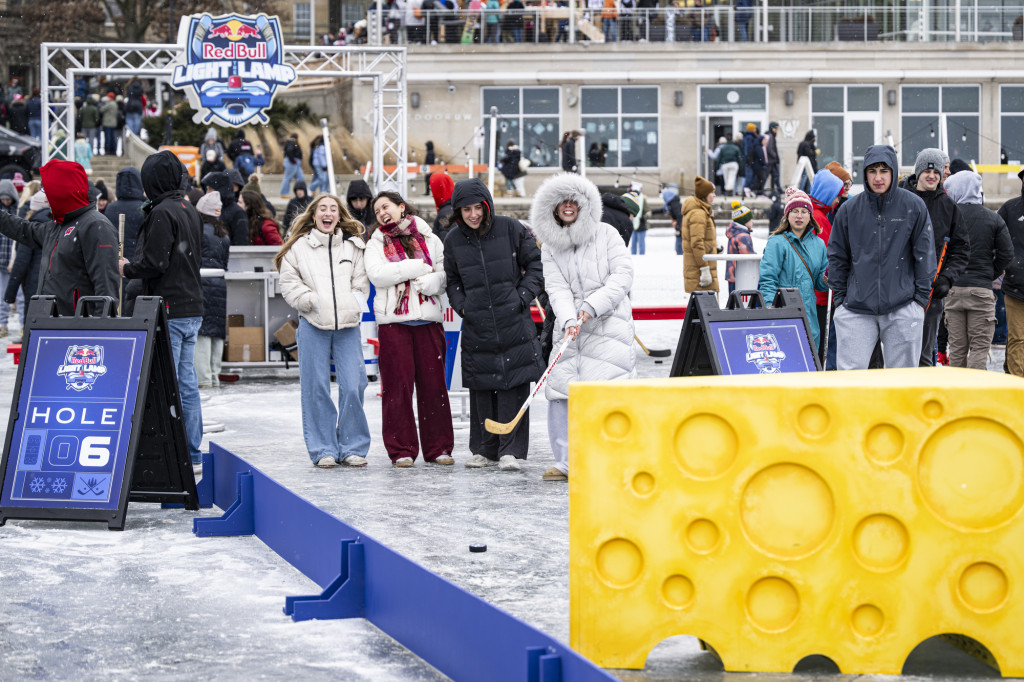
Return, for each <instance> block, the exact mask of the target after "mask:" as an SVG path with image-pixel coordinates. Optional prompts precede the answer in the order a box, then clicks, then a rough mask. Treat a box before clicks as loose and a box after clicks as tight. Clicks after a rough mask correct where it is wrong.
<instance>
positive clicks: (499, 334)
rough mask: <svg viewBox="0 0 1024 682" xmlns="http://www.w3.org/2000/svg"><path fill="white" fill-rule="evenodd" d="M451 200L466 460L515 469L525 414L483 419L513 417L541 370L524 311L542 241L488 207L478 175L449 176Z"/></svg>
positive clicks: (448, 252) (448, 251) (522, 454)
mask: <svg viewBox="0 0 1024 682" xmlns="http://www.w3.org/2000/svg"><path fill="white" fill-rule="evenodd" d="M452 207H453V208H454V210H455V212H454V213H453V216H454V221H453V222H452V226H451V229H450V230H449V232H448V236H447V237H445V241H444V255H445V258H444V269H445V275H446V277H447V282H448V283H447V291H448V301H449V302H450V304H451V306H452V308H453V309H454V310H455V312H457V313H458V314H459V316H461V317H462V318H463V326H462V339H461V343H462V382H463V384H464V385H465V386H466V387H467V388H468V389H469V396H470V403H469V410H470V438H469V441H470V442H469V449H470V451H471V452H472V453H473V456H472V457H471V458H470V459H469V460H468V461H467V462H466V466H467V467H469V468H480V467H486V466H492V465H494V464H498V465H499V466H500V468H501V469H502V470H506V471H518V470H519V469H520V464H519V460H523V459H526V455H527V452H528V450H529V443H530V419H529V414H527V415H524V417H523V419H522V420H520V422H519V424H518V425H516V428H515V429H513V430H512V432H511V433H509V434H505V435H500V436H499V435H495V434H492V433H488V432H487V431H485V430H484V428H483V423H484V420H485V419H493V420H495V421H498V422H508V421H510V420H512V419H513V418H514V417H515V416H516V415H517V414H518V412H519V408H520V407H521V406H522V405H523V403H524V402H525V401H526V399H527V398H528V397H529V395H530V382H532V381H536V380H537V379H538V378H539V377H540V375H541V374H542V373H543V371H544V364H543V362H542V361H541V349H540V343H539V342H538V341H537V330H536V327H535V326H534V324H533V319H532V317H531V316H530V304H531V303H533V300H534V299H535V298H536V297H537V294H538V293H540V291H541V288H542V286H543V279H544V273H543V268H542V266H541V262H540V249H538V248H537V242H536V241H535V240H534V238H533V236H532V235H530V233H529V232H528V231H527V230H526V228H525V227H523V225H522V224H521V223H520V222H519V221H518V220H515V219H513V218H509V217H506V216H499V215H494V200H493V199H492V198H491V194H490V192H488V191H487V187H486V186H484V183H483V182H482V181H481V180H480V179H479V178H470V179H468V180H460V181H459V182H457V183H455V189H454V191H453V193H452Z"/></svg>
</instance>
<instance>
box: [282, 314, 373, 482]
mask: <svg viewBox="0 0 1024 682" xmlns="http://www.w3.org/2000/svg"><path fill="white" fill-rule="evenodd" d="M296 336H297V339H298V342H299V392H300V396H301V401H302V437H303V439H304V440H305V441H306V450H308V451H309V458H310V459H311V460H312V461H313V463H314V464H316V463H317V462H318V461H320V459H321V458H323V457H331V458H333V459H335V460H337V461H338V462H342V461H344V460H346V459H348V458H349V457H351V456H352V455H359V456H361V457H365V456H366V453H367V452H369V450H370V425H369V424H367V423H366V413H365V412H363V394H364V393H365V392H366V369H365V367H364V365H363V346H362V338H361V337H360V335H359V327H348V328H345V329H338V330H336V331H335V330H330V329H318V328H317V327H314V326H313V325H311V324H310V323H309V322H307V321H306V318H304V317H300V318H299V331H298V333H297V335H296ZM332 356H333V358H334V373H335V375H336V376H337V383H338V406H337V408H335V406H334V401H333V400H332V399H331V358H332Z"/></svg>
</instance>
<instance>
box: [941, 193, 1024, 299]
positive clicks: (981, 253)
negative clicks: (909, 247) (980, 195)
mask: <svg viewBox="0 0 1024 682" xmlns="http://www.w3.org/2000/svg"><path fill="white" fill-rule="evenodd" d="M957 205H958V206H959V207H960V215H961V217H962V218H963V222H964V225H966V226H967V232H968V234H969V235H970V242H971V257H970V259H969V260H968V261H967V268H966V269H965V270H964V272H963V273H961V275H960V277H959V278H958V279H957V281H956V285H957V286H958V287H984V288H986V289H989V288H991V287H992V281H993V280H995V279H996V278H997V277H999V275H1001V274H1003V270H1005V269H1006V266H1007V265H1009V264H1010V261H1012V260H1013V242H1012V241H1010V232H1009V230H1007V229H1006V223H1005V222H1003V219H1002V218H1000V217H999V214H998V213H996V212H995V211H993V210H992V209H988V208H985V207H984V206H982V205H981V204H957ZM933 227H934V224H933Z"/></svg>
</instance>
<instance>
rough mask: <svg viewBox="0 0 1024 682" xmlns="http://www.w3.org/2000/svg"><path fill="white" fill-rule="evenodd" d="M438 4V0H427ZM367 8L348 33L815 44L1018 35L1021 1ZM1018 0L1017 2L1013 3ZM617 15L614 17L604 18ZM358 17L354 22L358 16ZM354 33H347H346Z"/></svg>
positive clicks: (475, 40)
mask: <svg viewBox="0 0 1024 682" xmlns="http://www.w3.org/2000/svg"><path fill="white" fill-rule="evenodd" d="M436 1H437V0H436ZM416 2H418V0H412V4H408V5H407V6H406V7H405V8H404V9H403V10H399V11H396V10H394V9H388V8H385V9H384V11H383V12H381V13H378V12H376V11H371V12H370V13H369V14H368V15H367V18H366V24H365V26H359V27H357V28H358V30H356V31H354V32H351V31H350V32H349V34H348V38H347V40H348V41H349V42H352V41H353V40H354V41H356V42H362V41H366V42H369V43H371V44H399V45H408V44H430V45H435V44H460V43H462V44H488V43H493V44H498V43H523V42H525V43H556V42H582V41H591V42H598V43H603V42H652V43H653V42H657V43H660V42H764V41H768V42H801V43H805V42H823V43H833V42H837V41H856V42H864V41H879V40H880V41H892V42H927V41H964V42H988V41H1021V40H1022V38H1024V36H1022V29H1024V7H1022V6H1021V4H1017V5H1016V6H1001V7H1000V6H990V5H987V4H983V3H985V2H986V0H959V1H956V0H948V2H949V4H948V5H939V6H937V5H936V4H928V3H921V4H920V5H916V6H913V7H898V6H877V7H863V6H861V7H777V6H774V5H772V4H766V3H762V2H755V4H754V6H750V7H736V6H735V5H734V4H732V3H729V4H707V6H704V7H675V6H671V7H658V8H652V9H630V10H626V9H622V8H619V9H618V10H615V11H614V12H611V11H609V10H607V9H605V8H602V7H593V8H588V7H585V6H584V5H585V4H586V2H585V0H581V1H578V2H576V3H574V4H575V7H576V9H575V12H570V9H569V6H568V3H559V4H555V3H545V4H538V3H536V2H533V3H527V6H526V8H525V9H522V10H508V9H500V10H497V11H489V10H487V9H477V10H470V9H464V8H457V9H448V10H440V9H429V10H418V9H414V7H415V4H416ZM1018 2H1021V3H1022V4H1024V0H1018ZM613 14H617V16H613ZM359 24H362V22H359ZM353 34H354V35H353Z"/></svg>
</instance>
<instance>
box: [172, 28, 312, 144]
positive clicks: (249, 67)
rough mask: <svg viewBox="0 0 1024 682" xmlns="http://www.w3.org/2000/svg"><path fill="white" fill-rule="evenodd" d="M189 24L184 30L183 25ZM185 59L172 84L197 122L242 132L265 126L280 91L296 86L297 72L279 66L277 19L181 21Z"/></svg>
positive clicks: (279, 48) (289, 67)
mask: <svg viewBox="0 0 1024 682" xmlns="http://www.w3.org/2000/svg"><path fill="white" fill-rule="evenodd" d="M186 22H187V26H186ZM182 28H183V31H179V34H178V35H179V41H180V40H181V35H182V32H184V36H185V51H184V56H183V57H181V58H180V61H179V63H177V64H176V65H175V66H174V75H173V76H172V78H171V85H172V86H174V87H175V88H177V89H179V90H182V91H184V92H185V94H186V95H187V96H188V100H189V103H190V104H191V105H192V108H193V109H195V110H196V111H197V112H198V113H196V115H195V116H194V117H193V120H194V121H195V122H196V123H211V122H219V123H221V124H222V125H226V126H232V127H240V126H242V125H245V124H247V123H250V122H254V121H253V119H255V122H259V123H266V122H267V120H268V119H267V115H266V114H265V113H264V111H265V110H266V109H268V108H270V105H271V103H272V102H273V99H274V94H275V93H276V92H277V89H278V88H284V87H288V86H289V85H291V84H292V83H293V82H295V69H293V68H292V67H291V66H288V65H287V64H283V63H282V54H283V42H282V41H281V25H280V23H279V22H278V20H277V17H268V16H267V15H265V14H259V15H256V16H254V17H248V16H241V15H238V14H225V15H221V16H218V17H214V16H211V15H209V14H197V15H193V16H191V17H186V18H184V19H182Z"/></svg>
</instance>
